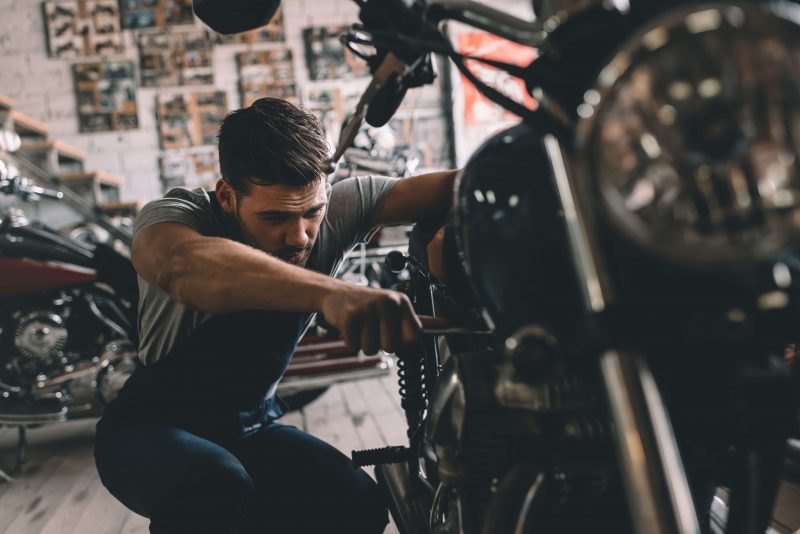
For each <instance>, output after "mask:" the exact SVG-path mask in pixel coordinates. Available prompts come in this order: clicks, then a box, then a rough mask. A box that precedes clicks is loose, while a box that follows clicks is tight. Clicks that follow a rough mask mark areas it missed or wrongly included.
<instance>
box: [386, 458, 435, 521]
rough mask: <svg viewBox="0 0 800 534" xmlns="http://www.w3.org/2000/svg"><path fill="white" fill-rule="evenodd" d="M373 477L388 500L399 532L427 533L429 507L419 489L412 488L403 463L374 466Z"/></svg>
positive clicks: (406, 468)
mask: <svg viewBox="0 0 800 534" xmlns="http://www.w3.org/2000/svg"><path fill="white" fill-rule="evenodd" d="M375 477H376V478H377V479H378V484H379V485H380V486H381V487H382V488H383V489H384V491H385V492H386V494H387V497H388V500H389V511H390V512H391V513H392V518H393V519H394V522H395V525H397V530H398V531H399V532H400V534H429V530H428V516H429V507H428V506H426V505H425V499H424V498H423V496H422V495H421V494H420V491H419V490H414V489H413V488H412V482H411V477H410V476H409V474H408V466H407V465H406V464H405V463H400V464H383V465H378V466H376V467H375Z"/></svg>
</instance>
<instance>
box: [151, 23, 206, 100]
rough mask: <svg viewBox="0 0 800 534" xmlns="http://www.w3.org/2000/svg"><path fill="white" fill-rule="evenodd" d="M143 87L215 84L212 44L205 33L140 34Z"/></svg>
mask: <svg viewBox="0 0 800 534" xmlns="http://www.w3.org/2000/svg"><path fill="white" fill-rule="evenodd" d="M139 54H140V61H141V71H142V72H141V76H142V87H167V86H174V85H213V83H214V70H213V68H212V64H211V58H212V52H211V41H210V40H209V38H208V35H207V34H206V33H205V32H176V33H143V34H140V35H139Z"/></svg>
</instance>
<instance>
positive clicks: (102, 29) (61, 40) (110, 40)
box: [44, 0, 123, 59]
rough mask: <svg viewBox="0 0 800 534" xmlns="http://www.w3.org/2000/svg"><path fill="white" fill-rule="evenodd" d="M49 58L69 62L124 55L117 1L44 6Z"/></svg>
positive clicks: (101, 0) (58, 3)
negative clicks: (81, 58)
mask: <svg viewBox="0 0 800 534" xmlns="http://www.w3.org/2000/svg"><path fill="white" fill-rule="evenodd" d="M44 15H45V22H46V26H47V46H48V51H49V54H50V57H52V58H59V59H72V58H79V57H84V56H113V55H118V54H121V53H122V52H123V46H122V30H121V28H120V24H119V4H117V1H116V0H85V1H84V0H81V1H78V2H45V3H44Z"/></svg>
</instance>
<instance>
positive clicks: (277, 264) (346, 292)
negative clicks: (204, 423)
mask: <svg viewBox="0 0 800 534" xmlns="http://www.w3.org/2000/svg"><path fill="white" fill-rule="evenodd" d="M131 252H132V254H131V255H132V259H133V265H134V267H135V268H136V271H137V272H138V273H139V275H140V276H141V277H142V278H144V279H145V280H147V282H149V283H150V284H154V285H156V286H158V287H159V288H161V289H162V290H163V291H165V292H166V293H168V294H169V295H170V297H171V298H172V299H174V300H176V301H178V302H180V303H182V304H184V305H186V306H189V307H192V308H196V309H199V310H203V311H207V312H210V313H225V312H231V311H240V310H276V311H308V312H321V313H322V314H323V315H324V316H325V318H326V319H327V320H328V321H329V322H331V323H332V324H333V325H334V326H335V327H336V328H338V329H339V330H340V331H341V332H342V333H343V334H344V336H345V340H346V342H347V344H348V346H349V347H350V348H351V349H353V350H358V349H359V348H360V349H362V350H364V352H366V353H367V354H373V353H375V352H377V350H378V349H379V348H382V349H384V350H388V351H393V350H396V349H397V348H398V347H399V346H401V345H403V344H406V343H410V342H413V341H414V340H415V339H416V337H417V336H418V335H419V332H420V328H421V326H420V323H419V320H418V319H417V317H416V315H415V314H414V312H413V308H412V306H411V303H410V302H409V301H408V298H406V297H405V295H403V294H401V293H398V292H395V291H386V290H382V289H371V288H363V287H357V286H353V285H351V284H347V283H346V282H342V281H340V280H336V279H334V278H331V277H328V276H324V275H322V274H319V273H315V272H313V271H310V270H307V269H303V268H300V267H296V266H294V265H290V264H288V263H285V262H283V261H281V260H279V259H277V258H274V257H272V256H270V255H268V254H266V253H264V252H261V251H259V250H256V249H254V248H252V247H249V246H247V245H243V244H241V243H237V242H235V241H231V240H228V239H223V238H214V237H206V236H203V235H201V234H199V233H198V232H196V231H195V230H193V229H191V228H189V227H188V226H185V225H183V224H180V223H174V222H165V223H158V224H154V225H153V226H150V227H148V228H146V229H145V230H143V231H141V232H140V233H139V234H137V236H136V238H135V239H134V241H133V247H132V251H131Z"/></svg>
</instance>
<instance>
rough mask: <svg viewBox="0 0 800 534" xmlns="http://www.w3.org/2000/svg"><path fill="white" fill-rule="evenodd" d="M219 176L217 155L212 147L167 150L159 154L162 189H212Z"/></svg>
mask: <svg viewBox="0 0 800 534" xmlns="http://www.w3.org/2000/svg"><path fill="white" fill-rule="evenodd" d="M218 176H219V155H218V153H217V149H216V148H213V147H203V148H202V149H199V150H196V151H174V150H173V151H168V152H165V153H164V154H163V155H162V156H161V182H162V185H163V188H164V191H168V190H170V189H172V188H173V187H183V188H187V189H195V188H198V187H201V188H203V189H213V187H214V184H215V183H216V181H217V177H218Z"/></svg>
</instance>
